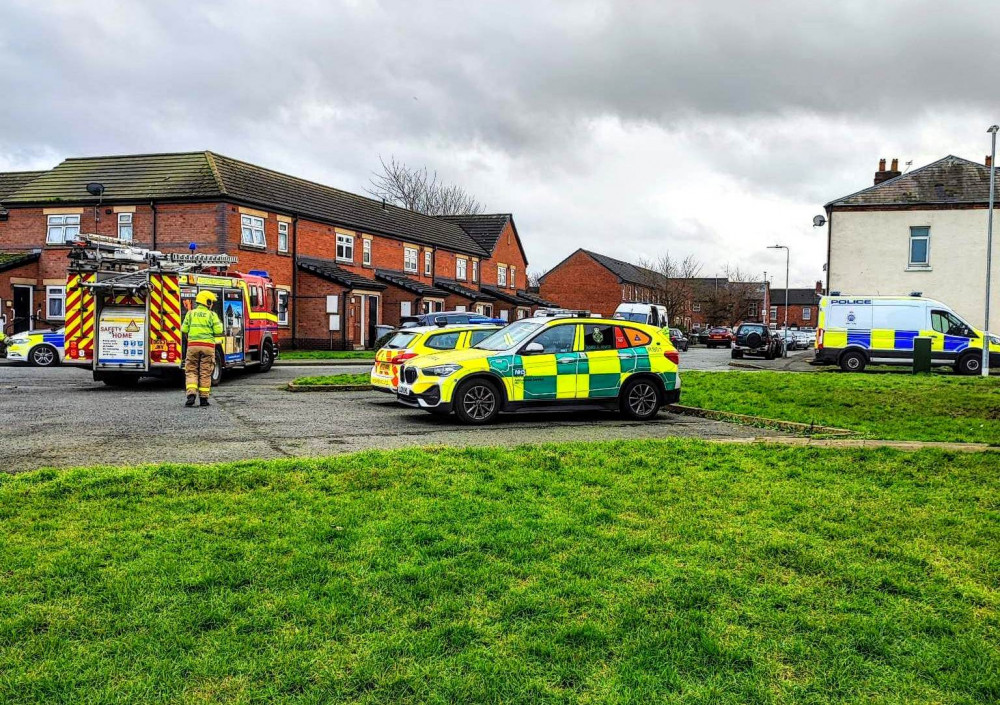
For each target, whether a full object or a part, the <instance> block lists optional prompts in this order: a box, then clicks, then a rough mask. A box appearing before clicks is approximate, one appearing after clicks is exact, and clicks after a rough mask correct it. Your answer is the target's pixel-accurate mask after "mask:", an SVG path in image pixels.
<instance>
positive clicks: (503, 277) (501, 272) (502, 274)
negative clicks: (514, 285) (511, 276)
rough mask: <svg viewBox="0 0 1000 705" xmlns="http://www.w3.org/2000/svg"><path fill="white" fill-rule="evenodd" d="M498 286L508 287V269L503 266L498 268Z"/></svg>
mask: <svg viewBox="0 0 1000 705" xmlns="http://www.w3.org/2000/svg"><path fill="white" fill-rule="evenodd" d="M497 286H507V268H506V267H504V266H503V265H502V264H501V265H499V266H498V267H497Z"/></svg>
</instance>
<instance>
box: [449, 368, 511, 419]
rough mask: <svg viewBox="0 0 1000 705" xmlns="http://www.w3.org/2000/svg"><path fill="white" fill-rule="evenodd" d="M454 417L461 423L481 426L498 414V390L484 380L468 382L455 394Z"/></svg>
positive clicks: (491, 383)
mask: <svg viewBox="0 0 1000 705" xmlns="http://www.w3.org/2000/svg"><path fill="white" fill-rule="evenodd" d="M452 401H453V404H454V407H455V416H457V417H458V419H459V421H461V422H462V423H467V424H473V425H482V424H488V423H490V422H492V421H493V420H494V419H495V418H496V417H497V414H499V413H500V390H499V389H497V386H496V385H495V384H493V382H490V381H489V380H485V379H473V380H469V381H468V382H466V383H465V384H463V385H462V386H461V387H459V388H458V390H457V391H456V392H455V397H454V399H453V400H452Z"/></svg>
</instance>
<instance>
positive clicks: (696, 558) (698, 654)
mask: <svg viewBox="0 0 1000 705" xmlns="http://www.w3.org/2000/svg"><path fill="white" fill-rule="evenodd" d="M998 497H1000V480H998V475H997V473H996V471H995V459H994V458H992V457H989V456H986V455H983V454H968V455H965V454H945V453H941V452H934V451H923V452H920V453H900V452H893V451H889V450H858V451H829V450H820V449H814V448H783V447H778V446H742V445H740V446H736V445H712V444H707V443H702V442H695V441H662V442H651V441H633V442H619V443H604V444H566V445H559V446H542V447H521V448H514V449H496V448H475V449H465V450H454V449H450V450H435V449H425V450H406V451H399V452H369V453H364V454H356V455H350V456H340V457H336V458H330V459H319V460H282V461H268V462H263V461H262V462H244V463H234V464H228V465H214V466H201V467H191V466H158V467H143V468H134V469H102V468H97V469H82V470H75V471H68V472H54V471H39V472H34V473H29V474H26V475H19V476H7V477H0V701H2V702H4V703H35V702H47V703H56V702H65V703H70V702H74V703H75V702H111V701H114V702H151V701H156V702H166V701H182V702H250V701H255V702H256V701H266V702H310V703H315V702H324V703H325V702H370V703H384V702H531V703H537V702H580V701H585V702H622V703H625V702H635V703H647V702H684V703H713V704H715V703H747V702H756V703H769V702H782V703H788V702H809V703H820V702H822V703H846V702H872V701H878V702H893V703H904V702H941V703H980V702H982V703H985V702H996V701H997V699H998V698H1000V655H998V648H997V644H998V642H1000V616H998V607H1000V590H998V587H997V586H998V585H1000V562H998V558H997V551H996V546H997V545H998V543H1000V503H998V499H997V498H998Z"/></svg>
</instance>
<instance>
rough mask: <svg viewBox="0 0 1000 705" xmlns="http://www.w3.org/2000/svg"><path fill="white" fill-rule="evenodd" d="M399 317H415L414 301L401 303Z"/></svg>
mask: <svg viewBox="0 0 1000 705" xmlns="http://www.w3.org/2000/svg"><path fill="white" fill-rule="evenodd" d="M399 315H400V316H412V315H413V302H412V301H400V302H399Z"/></svg>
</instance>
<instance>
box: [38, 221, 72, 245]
mask: <svg viewBox="0 0 1000 705" xmlns="http://www.w3.org/2000/svg"><path fill="white" fill-rule="evenodd" d="M48 222H49V228H48V231H47V232H46V233H45V242H46V244H49V245H62V244H65V243H67V242H72V241H73V240H75V239H76V238H77V237H79V235H80V216H79V215H50V216H49V221H48Z"/></svg>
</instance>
